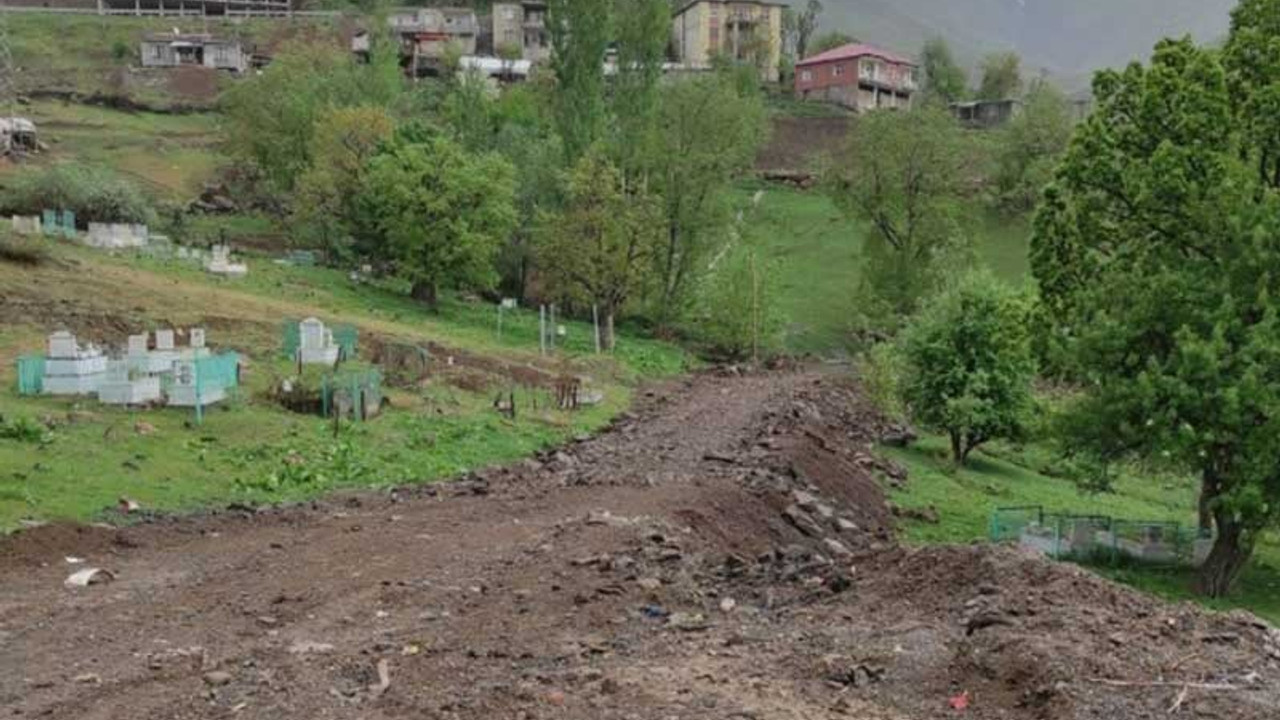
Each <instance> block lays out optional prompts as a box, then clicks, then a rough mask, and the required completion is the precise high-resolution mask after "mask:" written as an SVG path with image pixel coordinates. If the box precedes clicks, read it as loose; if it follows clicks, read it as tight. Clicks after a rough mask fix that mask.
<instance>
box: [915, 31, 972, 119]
mask: <svg viewBox="0 0 1280 720" xmlns="http://www.w3.org/2000/svg"><path fill="white" fill-rule="evenodd" d="M920 64H921V67H922V68H923V70H924V93H925V97H926V98H928V99H935V98H936V99H937V100H939V101H941V102H943V103H953V102H956V101H959V100H962V99H963V98H964V96H965V92H966V88H967V87H968V85H969V80H968V78H966V77H965V72H964V70H962V69H961V68H960V66H959V65H957V64H956V61H955V58H954V57H953V56H952V55H951V46H950V45H948V44H947V41H946V40H944V39H943V38H941V37H935V38H931V39H930V40H929V41H928V42H926V43H925V44H924V50H923V51H922V52H921V53H920Z"/></svg>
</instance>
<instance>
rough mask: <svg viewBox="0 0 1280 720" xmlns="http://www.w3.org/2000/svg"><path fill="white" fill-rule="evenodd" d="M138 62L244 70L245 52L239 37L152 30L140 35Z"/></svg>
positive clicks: (246, 58)
mask: <svg viewBox="0 0 1280 720" xmlns="http://www.w3.org/2000/svg"><path fill="white" fill-rule="evenodd" d="M141 54H142V66H143V67H149V68H173V67H186V66H196V67H207V68H216V69H219V70H231V71H234V72H244V71H245V69H246V68H248V67H249V55H248V54H247V53H245V51H244V48H243V47H242V46H241V44H240V41H239V40H231V39H225V38H217V37H214V36H213V35H205V34H198V33H155V34H151V35H147V36H145V37H143V39H142V51H141Z"/></svg>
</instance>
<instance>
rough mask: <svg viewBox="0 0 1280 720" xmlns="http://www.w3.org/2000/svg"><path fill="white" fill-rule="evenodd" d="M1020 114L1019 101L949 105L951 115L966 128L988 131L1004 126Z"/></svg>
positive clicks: (991, 101) (983, 101)
mask: <svg viewBox="0 0 1280 720" xmlns="http://www.w3.org/2000/svg"><path fill="white" fill-rule="evenodd" d="M1021 112H1022V101H1020V100H972V101H969V102H957V103H951V114H953V115H955V116H956V119H957V120H959V121H960V122H961V123H963V124H965V125H967V126H968V127H971V128H975V129H978V130H989V129H991V128H997V127H1000V126H1002V125H1005V124H1006V123H1008V122H1009V121H1010V120H1012V119H1014V118H1016V117H1018V115H1019V114H1020V113H1021Z"/></svg>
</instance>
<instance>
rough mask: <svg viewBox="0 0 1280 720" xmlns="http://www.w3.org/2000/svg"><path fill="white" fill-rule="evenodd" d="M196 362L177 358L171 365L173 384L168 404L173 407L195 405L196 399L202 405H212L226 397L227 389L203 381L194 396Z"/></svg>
mask: <svg viewBox="0 0 1280 720" xmlns="http://www.w3.org/2000/svg"><path fill="white" fill-rule="evenodd" d="M196 379H197V378H196V363H195V362H194V361H191V360H179V361H178V362H176V363H174V365H173V385H172V386H170V388H169V405H171V406H173V407H195V406H196V401H197V400H199V404H200V405H201V406H202V407H206V406H209V405H213V404H215V403H219V402H222V401H223V400H226V399H227V389H226V388H225V387H222V386H221V385H218V384H216V383H205V385H204V387H202V388H200V395H199V397H198V398H197V397H196Z"/></svg>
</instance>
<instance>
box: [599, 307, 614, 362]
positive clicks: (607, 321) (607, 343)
mask: <svg viewBox="0 0 1280 720" xmlns="http://www.w3.org/2000/svg"><path fill="white" fill-rule="evenodd" d="M600 344H601V346H602V347H603V348H604V351H605V352H613V348H614V345H616V344H617V338H615V337H614V335H613V308H608V309H606V310H605V313H604V335H603V337H601V338H600Z"/></svg>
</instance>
